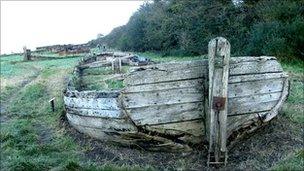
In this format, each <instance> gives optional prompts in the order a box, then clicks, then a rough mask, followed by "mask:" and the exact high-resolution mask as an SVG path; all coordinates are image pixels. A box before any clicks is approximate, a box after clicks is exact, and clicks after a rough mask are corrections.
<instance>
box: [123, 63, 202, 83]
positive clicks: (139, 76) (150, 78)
mask: <svg viewBox="0 0 304 171" xmlns="http://www.w3.org/2000/svg"><path fill="white" fill-rule="evenodd" d="M204 74H206V71H205V69H204V68H201V67H192V68H186V69H183V70H176V71H167V70H160V69H157V68H154V69H151V70H142V71H137V72H133V73H130V74H129V75H127V76H126V78H125V80H124V84H125V85H140V84H151V83H153V84H155V83H160V82H168V81H177V80H187V79H196V78H202V77H204Z"/></svg>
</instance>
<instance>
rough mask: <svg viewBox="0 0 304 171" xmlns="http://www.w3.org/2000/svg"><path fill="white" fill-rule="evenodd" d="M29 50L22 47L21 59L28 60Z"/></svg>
mask: <svg viewBox="0 0 304 171" xmlns="http://www.w3.org/2000/svg"><path fill="white" fill-rule="evenodd" d="M30 55H31V51H30V50H29V49H27V48H26V46H24V47H23V60H24V61H28V60H30Z"/></svg>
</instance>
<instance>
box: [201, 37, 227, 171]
mask: <svg viewBox="0 0 304 171" xmlns="http://www.w3.org/2000/svg"><path fill="white" fill-rule="evenodd" d="M208 57H209V105H208V108H209V109H208V110H209V111H208V114H207V115H208V116H207V117H208V119H207V122H208V123H207V129H208V133H209V135H208V136H209V152H208V163H207V164H208V166H209V164H223V163H224V164H225V165H226V163H227V148H226V139H227V135H226V134H227V112H228V107H227V106H228V98H227V91H228V75H229V58H230V43H229V42H228V41H227V40H226V39H225V38H223V37H217V38H215V39H212V40H211V41H210V42H209V45H208ZM223 155H224V156H223ZM223 157H224V161H223V160H222V159H223ZM221 161H223V162H221Z"/></svg>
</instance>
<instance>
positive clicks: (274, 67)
mask: <svg viewBox="0 0 304 171" xmlns="http://www.w3.org/2000/svg"><path fill="white" fill-rule="evenodd" d="M245 59H246V60H245ZM245 59H244V58H243V59H242V58H241V57H240V58H239V57H237V59H235V58H231V60H230V61H232V64H231V65H230V67H229V68H230V69H229V74H230V75H231V76H232V75H245V74H263V73H276V72H282V71H283V69H282V67H281V65H280V64H279V63H278V61H276V59H275V58H273V57H256V58H255V57H250V58H245ZM233 61H238V62H233ZM207 62H208V61H207V60H202V61H191V62H172V63H170V62H169V63H164V64H156V65H151V66H146V67H138V68H136V69H137V71H136V69H134V68H133V70H135V71H133V72H131V73H130V74H129V75H128V76H127V77H126V78H125V85H140V84H151V83H158V82H168V81H176V80H185V79H193V78H202V77H206V74H207V72H208V71H207V70H208V66H207Z"/></svg>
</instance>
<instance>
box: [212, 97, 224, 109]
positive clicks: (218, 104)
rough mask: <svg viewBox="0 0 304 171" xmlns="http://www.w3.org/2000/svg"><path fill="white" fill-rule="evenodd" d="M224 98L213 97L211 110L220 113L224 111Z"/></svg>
mask: <svg viewBox="0 0 304 171" xmlns="http://www.w3.org/2000/svg"><path fill="white" fill-rule="evenodd" d="M225 103H226V97H218V96H213V104H212V109H214V110H217V111H220V110H224V109H225Z"/></svg>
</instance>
